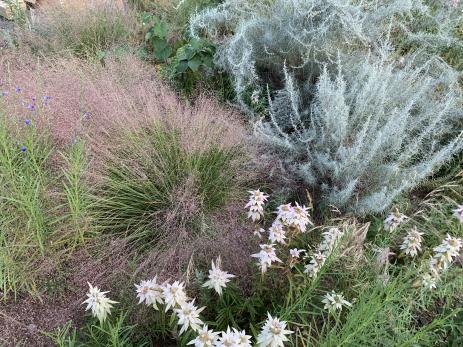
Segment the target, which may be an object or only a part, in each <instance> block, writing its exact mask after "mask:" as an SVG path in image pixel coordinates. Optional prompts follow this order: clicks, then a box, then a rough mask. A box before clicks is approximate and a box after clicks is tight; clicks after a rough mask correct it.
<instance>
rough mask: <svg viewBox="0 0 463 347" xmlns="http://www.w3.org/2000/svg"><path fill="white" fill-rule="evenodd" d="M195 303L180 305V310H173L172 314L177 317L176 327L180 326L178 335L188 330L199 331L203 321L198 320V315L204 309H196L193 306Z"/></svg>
mask: <svg viewBox="0 0 463 347" xmlns="http://www.w3.org/2000/svg"><path fill="white" fill-rule="evenodd" d="M194 303H195V301H194V300H193V301H191V302H184V303H182V304H181V305H180V308H176V309H174V312H175V313H176V314H177V317H178V325H181V326H182V328H181V329H180V332H179V335H181V334H183V333H184V332H185V331H187V330H188V329H189V328H191V329H192V330H193V331H200V330H201V326H202V325H203V321H202V320H201V319H199V314H200V313H201V311H203V310H204V309H205V307H201V308H199V309H198V308H197V307H196V306H195V305H194Z"/></svg>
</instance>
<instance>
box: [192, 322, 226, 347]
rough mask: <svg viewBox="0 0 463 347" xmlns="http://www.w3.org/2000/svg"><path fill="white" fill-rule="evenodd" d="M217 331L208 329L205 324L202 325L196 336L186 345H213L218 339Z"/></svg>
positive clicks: (203, 346)
mask: <svg viewBox="0 0 463 347" xmlns="http://www.w3.org/2000/svg"><path fill="white" fill-rule="evenodd" d="M218 336H219V333H217V332H214V331H212V330H209V329H208V328H207V325H204V326H203V327H202V328H201V330H199V331H198V336H196V338H195V339H194V340H191V341H190V342H188V345H194V347H213V346H215V345H216V342H217V340H218V339H219V337H218Z"/></svg>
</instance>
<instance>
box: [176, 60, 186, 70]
mask: <svg viewBox="0 0 463 347" xmlns="http://www.w3.org/2000/svg"><path fill="white" fill-rule="evenodd" d="M186 69H188V61H187V60H181V61H179V62H178V64H177V67H176V70H177V72H178V73H184V72H185V71H186Z"/></svg>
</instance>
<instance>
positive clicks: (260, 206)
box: [245, 189, 268, 222]
mask: <svg viewBox="0 0 463 347" xmlns="http://www.w3.org/2000/svg"><path fill="white" fill-rule="evenodd" d="M249 194H250V195H249V201H248V203H247V204H246V206H245V208H248V209H249V212H248V218H251V219H252V221H253V222H256V221H258V220H260V219H261V218H262V217H263V216H264V204H265V202H266V201H267V199H268V195H266V194H265V193H263V192H261V191H260V190H259V189H257V190H251V191H249Z"/></svg>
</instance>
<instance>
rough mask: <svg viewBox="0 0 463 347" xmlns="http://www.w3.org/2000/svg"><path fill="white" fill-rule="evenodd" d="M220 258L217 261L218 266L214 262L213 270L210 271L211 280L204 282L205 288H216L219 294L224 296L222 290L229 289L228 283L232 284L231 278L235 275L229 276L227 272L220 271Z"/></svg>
mask: <svg viewBox="0 0 463 347" xmlns="http://www.w3.org/2000/svg"><path fill="white" fill-rule="evenodd" d="M219 266H220V258H219V259H218V260H217V264H214V261H212V268H211V270H209V276H208V278H209V280H208V281H206V282H204V284H203V287H206V288H210V289H212V288H214V289H215V291H216V292H217V294H219V295H222V288H226V287H227V283H228V282H230V278H233V277H235V275H232V274H229V273H228V272H226V271H223V270H221V269H220V267H219Z"/></svg>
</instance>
